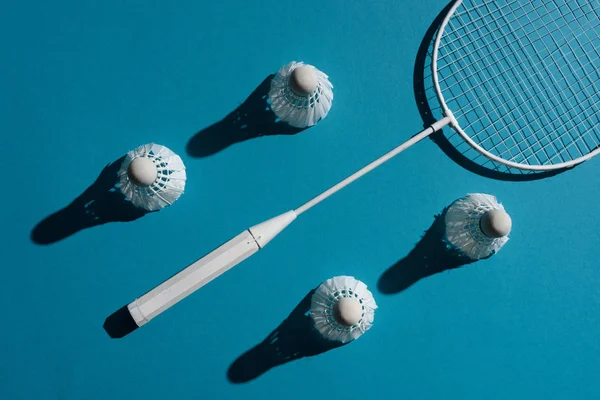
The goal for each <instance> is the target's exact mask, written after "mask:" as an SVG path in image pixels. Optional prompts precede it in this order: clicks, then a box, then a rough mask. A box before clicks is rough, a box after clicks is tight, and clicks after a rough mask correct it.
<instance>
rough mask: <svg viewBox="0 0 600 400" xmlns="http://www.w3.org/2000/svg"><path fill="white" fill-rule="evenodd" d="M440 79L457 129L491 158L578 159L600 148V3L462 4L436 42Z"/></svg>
mask: <svg viewBox="0 0 600 400" xmlns="http://www.w3.org/2000/svg"><path fill="white" fill-rule="evenodd" d="M437 76H438V81H439V86H440V91H441V93H442V95H443V97H444V100H445V102H446V105H447V107H448V109H450V110H451V111H452V113H453V114H454V116H455V117H456V119H457V121H458V123H459V125H460V128H461V129H462V130H463V131H464V132H465V133H466V134H467V135H468V136H470V137H471V139H472V140H473V141H474V142H476V143H477V144H478V145H479V146H481V147H482V148H483V149H485V150H486V151H488V152H490V153H491V154H493V155H496V156H498V157H500V158H502V159H504V160H508V161H512V162H516V163H520V164H528V165H551V164H559V163H565V162H570V161H573V160H575V159H577V158H580V157H582V156H585V155H587V154H588V153H590V152H591V151H593V150H594V149H596V148H597V147H598V146H599V145H600V132H599V131H600V129H599V125H600V90H599V89H600V4H599V2H598V1H584V0H572V1H563V0H530V1H524V0H512V1H510V0H509V1H498V0H491V1H471V0H465V1H464V2H463V3H462V4H461V5H460V6H459V7H458V8H457V10H456V11H455V13H454V14H453V15H452V17H451V18H450V20H449V22H448V25H447V26H446V27H445V29H444V33H443V35H442V37H441V40H440V46H439V50H438V59H437ZM431 100H433V99H431ZM436 103H437V101H430V104H436ZM432 111H434V110H432ZM453 135H455V134H453ZM454 139H458V138H454ZM450 140H451V142H454V140H453V138H450ZM458 146H459V147H461V148H459V151H461V152H463V153H467V152H469V150H468V149H465V147H464V146H468V144H466V143H465V144H464V145H462V146H461V145H458ZM479 157H480V156H478V155H473V158H479ZM489 166H491V167H492V168H493V169H496V170H500V171H503V172H513V171H514V169H513V168H510V167H504V166H502V167H501V166H500V164H499V163H496V162H494V161H489Z"/></svg>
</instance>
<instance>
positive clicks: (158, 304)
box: [127, 211, 296, 326]
mask: <svg viewBox="0 0 600 400" xmlns="http://www.w3.org/2000/svg"><path fill="white" fill-rule="evenodd" d="M295 218H296V214H295V213H294V212H293V211H289V212H287V213H285V214H282V215H279V216H277V217H275V218H272V219H270V220H268V221H265V222H263V223H261V224H258V225H255V226H253V227H252V228H250V229H247V230H245V231H243V232H242V233H240V234H239V235H237V236H236V237H234V238H233V239H231V240H229V241H228V242H227V243H225V244H223V245H221V246H220V247H218V248H217V249H215V250H213V251H212V252H210V253H209V254H207V255H206V256H204V257H202V258H201V259H200V260H198V261H196V262H195V263H193V264H192V265H190V266H189V267H187V268H185V269H184V270H182V271H181V272H179V273H178V274H176V275H174V276H172V277H171V278H170V279H168V280H166V281H165V282H163V283H162V284H160V285H159V286H157V287H155V288H154V289H152V290H151V291H149V292H148V293H146V294H144V295H143V296H142V297H140V298H138V299H136V300H135V301H133V302H131V303H130V304H129V305H128V306H127V309H128V310H129V314H131V317H132V318H133V320H134V321H135V323H136V324H137V326H143V325H145V324H146V323H148V321H150V320H151V319H152V318H154V317H156V316H157V315H159V314H160V313H162V312H163V311H165V310H167V309H169V308H170V307H171V306H173V305H174V304H176V303H178V302H179V301H181V300H183V299H184V298H186V297H187V296H189V295H190V294H192V293H194V292H195V291H196V290H198V289H200V288H201V287H202V286H204V285H206V284H207V283H208V282H210V281H212V280H213V279H215V278H217V277H218V276H220V275H221V274H223V273H224V272H226V271H228V270H229V269H231V268H233V267H234V266H236V265H237V264H239V263H241V262H242V261H244V260H245V259H247V258H248V257H250V256H251V255H253V254H254V253H256V252H257V251H258V250H260V249H261V248H263V247H264V246H265V245H266V244H267V243H268V242H269V241H270V240H271V239H272V238H274V237H275V236H276V235H277V234H279V232H281V231H282V230H283V229H284V228H285V227H286V226H288V225H289V224H290V223H291V222H292V221H293V220H294V219H295Z"/></svg>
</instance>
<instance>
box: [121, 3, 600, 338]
mask: <svg viewBox="0 0 600 400" xmlns="http://www.w3.org/2000/svg"><path fill="white" fill-rule="evenodd" d="M599 13H600V3H599V1H591V0H570V1H564V0H479V1H477V0H458V1H456V2H455V3H454V4H453V6H452V7H451V8H450V9H449V11H448V14H447V15H446V17H445V18H444V20H443V21H442V24H441V26H440V28H439V30H438V32H437V36H436V38H435V42H434V46H433V52H432V60H431V68H432V71H431V72H432V79H433V86H434V88H435V92H436V97H437V100H438V101H439V104H440V108H441V110H442V112H443V118H441V119H440V120H438V121H437V122H435V123H433V124H432V125H431V126H429V127H428V128H427V129H425V130H423V131H422V132H420V133H418V134H417V135H415V136H413V137H412V138H410V139H409V140H408V141H406V142H405V143H403V144H401V145H400V146H398V147H396V148H395V149H393V150H392V151H390V152H388V153H386V154H384V155H383V156H382V157H380V158H378V159H377V160H375V161H373V162H372V163H370V164H369V165H367V166H365V167H363V168H362V169H360V170H359V171H357V172H355V173H354V174H352V175H350V176H349V177H347V178H346V179H344V180H343V181H341V182H339V183H338V184H336V185H334V186H333V187H331V188H330V189H328V190H326V191H325V192H323V193H321V194H320V195H318V196H316V197H315V198H313V199H312V200H310V201H308V202H306V203H305V204H303V205H302V206H300V207H298V208H296V209H295V210H292V211H288V212H286V213H284V214H281V215H279V216H277V217H275V218H272V219H270V220H268V221H265V222H263V223H261V224H258V225H256V226H254V227H252V228H250V229H247V230H245V231H243V232H242V233H241V234H239V235H238V236H236V237H235V238H234V239H231V240H230V241H228V242H227V243H225V244H224V245H222V246H221V247H219V248H217V249H216V250H214V251H213V252H211V253H209V254H208V255H206V256H205V257H203V258H201V259H200V260H198V261H196V262H195V263H193V264H192V265H190V266H189V267H187V268H186V269H184V270H182V271H181V272H179V273H178V274H176V275H174V276H173V277H172V278H170V279H169V280H167V281H165V282H164V283H162V284H161V285H159V286H158V287H156V288H155V289H153V290H151V291H150V292H148V293H146V294H145V295H143V296H142V297H140V298H138V299H136V300H135V301H133V302H132V303H130V304H129V305H128V309H129V312H130V314H131V316H132V317H133V319H134V320H135V322H136V323H137V325H138V326H142V325H144V324H145V323H147V322H148V321H150V320H151V319H152V318H154V317H155V316H157V315H159V314H160V313H162V312H163V311H165V310H166V309H168V308H169V307H171V306H172V305H174V304H175V303H177V302H178V301H180V300H182V299H183V298H185V297H187V296H188V295H189V294H191V293H193V292H194V291H195V290H197V289H199V288H200V287H202V286H204V285H205V284H207V283H208V282H210V281H211V280H213V279H215V278H216V277H218V276H219V275H221V274H222V273H224V272H225V271H227V270H229V269H230V268H232V267H233V266H235V265H237V264H239V263H240V262H242V261H243V260H245V259H246V258H248V257H250V256H251V255H253V254H254V253H256V252H257V251H258V250H259V249H262V248H263V247H264V246H265V245H266V244H267V243H268V242H269V241H270V240H271V239H273V238H274V237H275V236H276V235H277V234H279V233H280V232H281V231H282V230H283V229H285V228H286V227H287V226H288V225H289V224H290V223H291V222H292V221H293V220H294V219H295V218H296V217H297V216H299V215H301V214H302V213H304V212H306V211H307V210H309V209H310V208H312V207H314V206H315V205H317V204H318V203H320V202H321V201H323V200H325V199H326V198H328V197H330V196H331V195H333V194H334V193H336V192H337V191H339V190H340V189H342V188H344V187H345V186H347V185H349V184H350V183H352V182H354V181H355V180H357V179H358V178H360V177H362V176H363V175H365V174H367V173H368V172H370V171H372V170H373V169H375V168H377V167H378V166H380V165H381V164H383V163H385V162H386V161H388V160H389V159H391V158H392V157H394V156H396V155H397V154H399V153H401V152H402V151H404V150H406V149H407V148H409V147H410V146H412V145H413V144H415V143H417V142H419V141H421V140H423V139H424V138H426V137H427V136H429V135H431V134H432V133H434V132H436V131H439V130H440V129H442V128H444V127H446V126H450V127H451V128H452V129H454V130H455V131H456V133H457V134H458V135H459V136H460V137H461V138H462V139H463V140H464V141H465V142H466V143H467V144H468V145H469V146H470V147H472V148H473V149H474V150H475V151H477V152H478V153H480V154H481V155H482V156H485V157H487V158H488V159H490V160H492V161H494V162H497V163H500V164H503V165H505V166H507V167H510V168H516V169H519V170H530V171H550V170H555V169H563V168H567V167H572V166H574V165H576V164H579V163H581V162H583V161H585V160H588V159H589V158H591V157H593V156H594V155H596V154H598V152H600V148H599V147H598V146H599V143H600V137H599V133H598V128H599V126H600V110H599V108H600V90H598V89H599V87H600V35H599V33H600V15H599Z"/></svg>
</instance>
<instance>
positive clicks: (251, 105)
mask: <svg viewBox="0 0 600 400" xmlns="http://www.w3.org/2000/svg"><path fill="white" fill-rule="evenodd" d="M273 77H274V75H273V74H271V75H269V76H267V77H266V78H265V79H264V80H263V81H262V83H261V84H260V85H258V87H257V88H256V89H254V91H253V92H252V93H251V94H250V96H248V98H247V99H246V100H245V101H244V102H243V103H242V104H241V105H240V106H239V107H238V108H236V109H235V110H234V111H232V112H231V113H229V115H227V116H226V117H225V118H223V119H222V120H221V121H219V122H216V123H214V124H212V125H211V126H209V127H208V128H205V129H203V130H201V131H200V132H198V133H196V134H195V135H194V136H193V137H192V138H191V139H190V140H189V141H188V144H187V147H186V150H187V153H188V154H189V155H190V156H192V157H197V158H200V157H207V156H210V155H213V154H215V153H218V152H219V151H221V150H223V149H225V148H227V147H229V146H231V145H232V144H234V143H239V142H243V141H245V140H249V139H253V138H257V137H260V136H269V135H294V134H296V133H299V132H302V131H303V130H304V128H302V129H301V128H294V127H292V126H290V125H288V124H287V123H285V122H282V121H279V120H278V119H277V117H276V116H275V114H274V113H273V111H271V107H270V106H269V104H268V102H267V95H268V93H269V88H270V85H271V80H272V79H273Z"/></svg>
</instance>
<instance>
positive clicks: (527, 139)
mask: <svg viewBox="0 0 600 400" xmlns="http://www.w3.org/2000/svg"><path fill="white" fill-rule="evenodd" d="M519 6H520V7H521V8H523V6H522V4H519ZM523 11H525V10H523ZM534 11H535V12H536V14H537V15H538V19H541V18H542V15H541V14H540V12H539V8H535V9H534ZM530 14H531V12H529V13H525V12H524V15H525V16H526V18H527V20H528V24H530V25H531V23H532V22H531V21H532V20H531V18H530ZM565 22H567V21H565ZM519 25H520V27H521V28H524V26H523V24H521V23H520V22H519ZM556 25H557V24H556ZM560 28H561V27H558V26H557V29H560ZM492 34H493V33H492ZM511 35H512V39H514V41H515V42H516V43H518V44H519V45H520V46H521V48H525V47H526V46H531V47H534V46H535V44H534V42H533V41H532V39H531V37H530V36H529V35H524V36H523V37H524V38H526V39H527V41H528V43H527V44H525V43H523V41H522V39H521V38H520V37H517V36H516V35H515V34H514V30H513V31H511ZM549 37H550V38H551V39H552V40H553V42H554V45H555V48H556V52H561V55H562V56H563V58H564V59H565V60H566V57H565V54H564V53H562V51H561V45H560V44H558V43H557V42H556V39H555V38H554V37H553V36H552V35H549ZM540 42H541V43H542V45H543V46H544V47H545V49H546V50H547V52H548V54H549V57H550V58H551V59H552V61H553V62H554V63H556V64H558V61H557V60H556V59H555V58H554V53H555V51H553V50H550V49H549V48H548V45H547V43H546V42H545V41H544V40H540ZM567 43H568V41H567ZM534 54H535V55H536V56H537V58H538V60H540V61H539V62H537V63H534V62H533V61H532V60H531V59H525V60H523V59H521V57H519V55H518V52H517V61H518V62H519V63H525V62H527V63H528V65H529V66H530V68H529V69H530V70H531V72H533V75H534V76H536V77H538V78H539V79H540V80H541V81H542V82H544V83H546V84H547V83H548V82H547V81H546V79H547V78H548V79H550V81H551V82H550V83H551V84H554V85H557V83H558V82H557V81H556V79H555V78H554V76H553V73H552V71H550V70H549V68H548V65H549V64H548V63H545V62H543V60H541V58H540V56H539V53H534ZM567 66H568V67H569V69H570V70H573V68H572V66H571V65H567ZM538 67H541V68H542V70H540V69H538ZM557 70H558V71H559V72H560V74H561V75H562V77H563V79H564V81H565V82H568V79H567V77H566V76H565V75H564V73H563V72H562V69H561V68H560V67H559V68H557ZM553 78H554V82H552V80H553ZM505 83H510V84H511V89H515V85H514V84H513V80H512V79H511V81H510V82H505ZM528 83H530V84H532V85H533V86H535V87H536V88H537V89H539V94H540V95H541V97H542V98H544V101H543V102H542V104H545V103H547V102H549V101H550V100H551V97H549V96H547V95H546V92H545V91H544V88H543V87H541V86H540V84H539V83H538V80H537V79H536V80H533V81H531V79H528ZM517 85H518V87H517V88H516V89H523V90H525V91H527V92H528V93H529V94H530V95H531V96H530V97H529V98H528V99H524V98H523V96H522V94H521V92H518V95H519V97H520V98H521V100H522V104H524V105H526V106H527V108H528V110H526V112H525V113H523V115H522V116H519V117H518V118H524V116H525V115H527V114H530V113H533V112H534V108H533V107H530V105H529V101H530V100H531V99H532V98H534V97H535V94H534V93H532V91H531V90H530V86H529V85H527V84H523V83H522V82H517ZM552 97H555V96H552ZM569 102H570V99H569ZM558 105H559V107H560V108H561V109H563V110H564V106H563V104H562V103H558ZM571 106H573V104H572V103H571ZM539 108H544V109H543V110H542V111H541V112H535V114H536V116H537V117H538V119H540V120H544V121H545V122H544V123H545V126H546V127H548V126H551V125H552V120H551V119H550V116H549V115H548V113H554V114H555V116H556V118H554V120H556V119H558V118H559V116H558V114H557V112H556V108H554V107H553V108H550V109H549V110H547V109H546V108H545V107H539ZM518 109H519V108H516V110H518ZM565 111H566V110H565ZM565 111H563V113H564V112H565ZM511 113H512V112H511ZM517 120H518V119H513V121H512V122H511V124H512V123H515V121H517ZM570 122H571V125H573V126H574V125H575V124H574V122H573V121H572V120H571V121H570ZM580 122H583V121H581V120H580ZM511 124H509V125H508V126H506V127H505V128H506V129H508V128H509V126H510V125H511ZM540 131H544V126H542V127H540V129H532V130H531V132H532V134H531V135H523V128H522V127H521V129H519V130H518V131H516V132H515V133H514V134H513V136H516V137H518V136H519V135H521V137H522V138H523V139H522V140H521V141H519V142H516V143H515V144H514V145H513V146H511V147H509V148H508V152H509V153H511V154H512V151H511V150H512V149H515V148H516V149H517V150H518V151H519V153H520V154H518V155H520V156H521V157H523V158H525V159H526V158H527V155H526V154H523V153H522V150H523V149H522V147H521V145H522V144H524V143H525V144H526V145H527V146H525V149H527V147H529V146H531V147H536V145H537V148H538V149H540V150H541V151H542V152H543V153H544V155H545V157H546V160H552V159H553V158H554V157H556V156H557V155H559V156H560V159H561V161H564V160H565V159H564V158H563V157H562V155H561V154H560V152H559V151H558V149H557V148H556V146H555V145H554V142H552V141H550V142H548V144H549V145H550V146H551V147H552V150H553V152H552V155H550V154H548V151H547V148H546V146H545V145H544V144H543V143H542V142H541V141H542V139H543V138H540V137H539V136H538V135H537V133H538V132H540ZM496 147H497V146H494V147H492V149H491V150H495V148H496ZM577 149H578V151H579V156H583V155H584V154H585V153H584V152H582V151H581V149H580V148H579V146H577ZM525 151H527V150H525ZM533 156H534V158H535V159H536V162H538V163H540V159H539V158H538V157H537V156H536V155H535V153H533ZM510 161H520V160H518V159H516V158H515V157H513V158H511V159H510Z"/></svg>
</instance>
